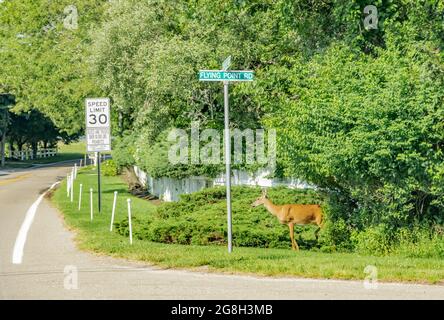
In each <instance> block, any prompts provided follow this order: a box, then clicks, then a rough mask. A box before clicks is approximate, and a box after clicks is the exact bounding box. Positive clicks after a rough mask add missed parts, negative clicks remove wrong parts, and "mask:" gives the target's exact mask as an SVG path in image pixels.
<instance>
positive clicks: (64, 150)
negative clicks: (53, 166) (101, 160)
mask: <svg viewBox="0 0 444 320" xmlns="http://www.w3.org/2000/svg"><path fill="white" fill-rule="evenodd" d="M58 150H59V151H58V154H57V155H56V156H54V157H48V158H39V159H34V160H24V161H7V162H6V168H29V167H32V166H33V165H36V164H49V163H54V162H60V161H68V160H77V159H83V157H84V155H85V151H86V145H85V142H73V143H70V144H64V143H62V142H60V143H59V145H58Z"/></svg>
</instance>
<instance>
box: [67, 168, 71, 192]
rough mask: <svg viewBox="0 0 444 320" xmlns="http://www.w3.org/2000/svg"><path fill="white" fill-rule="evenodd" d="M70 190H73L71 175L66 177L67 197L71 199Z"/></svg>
mask: <svg viewBox="0 0 444 320" xmlns="http://www.w3.org/2000/svg"><path fill="white" fill-rule="evenodd" d="M69 188H71V181H70V176H69V173H68V174H67V175H66V197H68V198H69Z"/></svg>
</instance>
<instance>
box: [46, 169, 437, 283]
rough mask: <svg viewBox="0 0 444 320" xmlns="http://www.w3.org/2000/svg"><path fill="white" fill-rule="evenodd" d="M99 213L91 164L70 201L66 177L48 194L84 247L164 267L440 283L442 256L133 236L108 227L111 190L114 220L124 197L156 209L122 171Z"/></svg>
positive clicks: (144, 212)
mask: <svg viewBox="0 0 444 320" xmlns="http://www.w3.org/2000/svg"><path fill="white" fill-rule="evenodd" d="M102 182H103V185H102V192H103V194H102V213H100V214H99V213H98V212H97V194H96V193H95V192H96V190H97V176H96V175H95V171H94V170H93V169H91V168H85V169H83V170H81V171H80V172H79V175H78V177H77V180H76V181H75V193H74V195H75V196H74V202H73V203H71V202H70V200H69V199H68V198H67V195H66V181H63V182H62V183H61V185H60V187H59V188H58V189H57V190H56V191H55V192H54V194H53V195H52V201H53V202H54V203H55V205H56V206H57V207H58V208H59V209H60V211H61V212H62V214H63V215H64V218H65V223H66V224H67V226H68V227H69V228H70V229H73V230H75V231H76V240H77V243H78V246H79V248H80V249H82V250H86V251H90V252H95V253H98V254H106V255H110V256H114V257H119V258H126V259H129V260H137V261H144V262H147V263H150V264H156V265H158V266H161V267H165V268H186V269H196V270H205V271H210V272H212V271H217V272H227V273H243V274H257V275H263V276H279V277H281V276H286V277H307V278H328V279H355V280H363V279H365V278H366V277H368V275H367V274H366V273H365V272H364V269H365V267H366V266H368V265H373V266H376V267H377V271H378V280H379V281H387V282H388V281H402V282H421V283H423V282H424V283H441V284H442V283H443V279H444V260H443V259H437V258H427V259H426V258H424V259H421V258H406V257H403V256H384V257H376V256H364V255H359V254H356V253H323V252H316V251H304V250H301V251H299V252H293V251H291V250H290V249H264V248H247V247H235V248H234V251H233V253H231V254H229V253H227V249H226V247H225V246H217V245H212V246H197V245H178V244H163V243H155V242H149V241H146V240H139V239H134V242H133V245H130V243H129V239H128V237H124V236H122V235H119V234H118V233H117V232H116V231H115V230H114V231H112V232H110V231H109V228H110V218H111V208H112V201H113V194H114V191H118V192H119V196H118V202H117V210H116V217H115V221H116V222H117V221H121V220H122V219H124V218H125V217H126V216H127V201H126V200H127V199H128V198H129V199H131V200H132V212H133V216H135V217H142V216H143V217H144V218H147V217H149V215H150V214H153V213H154V212H155V210H156V206H155V205H153V204H152V203H150V202H148V201H146V200H142V199H139V198H136V197H134V196H132V195H130V194H129V193H128V192H127V186H126V184H125V182H124V181H123V179H122V178H121V177H103V179H102ZM80 183H82V184H83V195H82V199H83V203H82V208H81V210H80V211H78V208H77V206H78V192H79V184H80ZM90 188H93V189H94V197H93V199H94V200H93V201H94V203H95V208H94V209H95V213H94V214H95V215H94V220H93V222H91V221H90V208H89V189H90Z"/></svg>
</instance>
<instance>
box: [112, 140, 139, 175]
mask: <svg viewBox="0 0 444 320" xmlns="http://www.w3.org/2000/svg"><path fill="white" fill-rule="evenodd" d="M134 152H135V147H134V137H133V136H132V135H125V136H123V137H122V138H119V139H117V140H116V142H115V145H114V147H113V153H112V154H113V160H114V161H115V162H116V165H117V166H118V167H119V168H122V167H130V166H133V165H134V164H135V161H134Z"/></svg>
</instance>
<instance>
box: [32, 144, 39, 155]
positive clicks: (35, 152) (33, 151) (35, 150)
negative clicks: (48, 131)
mask: <svg viewBox="0 0 444 320" xmlns="http://www.w3.org/2000/svg"><path fill="white" fill-rule="evenodd" d="M31 146H32V154H33V158H34V159H36V158H37V149H38V143H37V142H33V143H32V144H31Z"/></svg>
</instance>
